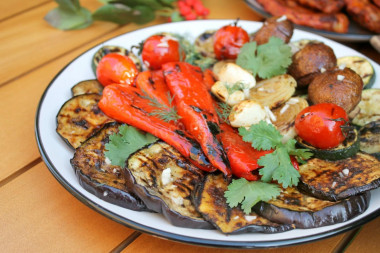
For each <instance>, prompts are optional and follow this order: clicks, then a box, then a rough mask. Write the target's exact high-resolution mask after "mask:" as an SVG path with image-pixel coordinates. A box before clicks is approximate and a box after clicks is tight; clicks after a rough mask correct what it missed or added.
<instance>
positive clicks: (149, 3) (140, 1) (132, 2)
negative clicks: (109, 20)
mask: <svg viewBox="0 0 380 253" xmlns="http://www.w3.org/2000/svg"><path fill="white" fill-rule="evenodd" d="M116 2H117V3H121V4H124V5H127V6H129V7H137V6H146V7H150V8H151V9H153V10H160V9H162V8H164V7H166V6H165V5H163V4H161V3H160V2H159V1H157V0H118V1H114V2H113V3H116Z"/></svg>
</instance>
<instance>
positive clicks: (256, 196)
mask: <svg viewBox="0 0 380 253" xmlns="http://www.w3.org/2000/svg"><path fill="white" fill-rule="evenodd" d="M280 192H281V189H280V187H279V186H278V185H275V184H268V183H264V182H260V181H254V182H249V181H247V180H246V179H244V178H240V179H237V180H232V182H231V183H230V184H229V185H228V190H227V191H226V192H225V193H224V197H225V198H226V201H227V203H228V205H229V206H230V207H236V206H238V205H239V203H241V207H242V209H243V211H244V212H245V213H246V214H249V213H251V210H252V207H253V206H254V205H255V204H256V203H257V202H259V201H268V200H271V199H273V198H275V197H277V196H278V195H280Z"/></svg>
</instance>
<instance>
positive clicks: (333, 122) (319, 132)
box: [295, 103, 348, 149]
mask: <svg viewBox="0 0 380 253" xmlns="http://www.w3.org/2000/svg"><path fill="white" fill-rule="evenodd" d="M339 119H341V120H339ZM346 122H348V116H347V113H346V111H345V110H344V109H343V108H342V107H340V106H338V105H336V104H332V103H322V104H316V105H312V106H309V107H307V108H305V109H303V110H302V111H301V112H300V113H299V114H298V115H297V117H296V121H295V128H296V132H297V134H298V136H299V137H301V138H302V139H303V140H305V141H306V142H308V143H309V144H311V145H312V146H314V147H316V148H320V149H328V148H334V147H336V146H338V145H339V144H340V143H342V142H343V141H344V139H345V137H344V135H343V132H342V129H341V126H342V125H344V124H345V123H346Z"/></svg>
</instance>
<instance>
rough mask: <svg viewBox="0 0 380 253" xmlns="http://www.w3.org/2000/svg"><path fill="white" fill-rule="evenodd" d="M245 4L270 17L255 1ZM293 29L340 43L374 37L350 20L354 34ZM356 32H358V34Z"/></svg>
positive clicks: (249, 0) (248, 1)
mask: <svg viewBox="0 0 380 253" xmlns="http://www.w3.org/2000/svg"><path fill="white" fill-rule="evenodd" d="M244 1H245V2H246V4H247V5H248V6H249V7H250V8H251V9H252V10H254V11H255V12H256V13H258V14H260V15H261V16H263V17H265V18H268V17H271V16H272V15H271V14H269V13H268V12H266V11H265V10H264V9H263V7H262V6H261V5H260V4H259V3H258V2H257V1H256V0H244ZM294 27H295V28H297V29H299V30H303V31H307V32H311V33H315V34H318V35H320V36H323V37H326V38H329V39H332V40H336V41H341V42H367V41H369V40H370V39H371V37H372V36H374V35H376V34H374V33H371V32H370V31H367V30H365V29H364V28H361V27H360V26H359V25H358V24H356V23H355V22H353V21H352V20H350V28H349V29H350V30H351V29H353V30H355V31H356V32H350V30H349V32H348V33H336V32H330V31H324V30H318V29H314V28H311V27H306V26H301V25H295V26H294ZM357 31H360V33H358V32H357Z"/></svg>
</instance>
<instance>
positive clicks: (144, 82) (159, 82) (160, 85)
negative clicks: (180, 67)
mask: <svg viewBox="0 0 380 253" xmlns="http://www.w3.org/2000/svg"><path fill="white" fill-rule="evenodd" d="M136 87H137V88H139V89H140V90H141V91H142V92H143V93H147V94H149V96H151V97H153V98H155V99H156V100H157V101H158V102H159V103H161V104H164V105H166V106H171V105H170V104H169V100H168V95H170V91H169V88H168V86H167V85H166V83H165V79H164V74H163V72H162V71H161V70H156V71H149V70H147V71H144V72H141V73H139V74H138V76H137V78H136Z"/></svg>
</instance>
